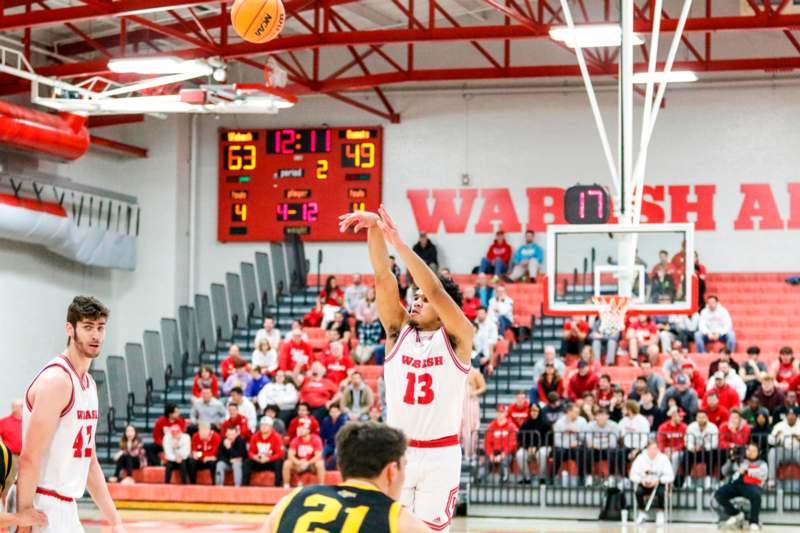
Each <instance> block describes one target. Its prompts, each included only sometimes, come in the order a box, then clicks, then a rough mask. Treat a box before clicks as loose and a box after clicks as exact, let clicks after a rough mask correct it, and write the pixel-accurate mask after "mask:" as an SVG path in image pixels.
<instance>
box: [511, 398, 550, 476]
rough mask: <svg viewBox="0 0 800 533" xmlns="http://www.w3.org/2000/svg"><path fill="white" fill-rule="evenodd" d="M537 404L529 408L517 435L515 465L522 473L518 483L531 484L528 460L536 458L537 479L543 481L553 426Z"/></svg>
mask: <svg viewBox="0 0 800 533" xmlns="http://www.w3.org/2000/svg"><path fill="white" fill-rule="evenodd" d="M541 411H542V410H541V408H540V407H539V406H538V405H537V404H533V405H531V407H530V416H529V417H528V419H527V420H525V422H523V424H522V427H520V428H519V432H518V433H517V457H516V460H517V465H519V469H520V471H521V472H522V479H521V480H520V483H523V484H525V485H529V484H530V483H531V471H530V460H531V459H533V458H534V457H535V458H536V464H537V465H538V466H539V478H540V479H543V478H544V476H545V473H546V470H547V456H548V455H549V454H550V448H551V447H552V444H553V442H552V441H553V426H552V425H551V424H550V422H549V421H548V420H547V418H545V417H544V416H542V414H541Z"/></svg>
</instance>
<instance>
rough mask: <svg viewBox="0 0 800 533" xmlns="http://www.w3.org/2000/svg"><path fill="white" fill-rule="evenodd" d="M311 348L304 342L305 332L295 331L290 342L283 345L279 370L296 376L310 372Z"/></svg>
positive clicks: (279, 357)
mask: <svg viewBox="0 0 800 533" xmlns="http://www.w3.org/2000/svg"><path fill="white" fill-rule="evenodd" d="M312 354H313V352H312V350H311V346H309V344H308V343H307V342H306V341H304V340H303V330H302V329H293V330H292V336H291V337H290V338H289V340H288V341H286V342H284V343H283V344H281V349H280V352H279V353H278V368H279V369H281V370H283V371H285V372H291V373H294V374H299V373H302V372H305V371H306V370H308V367H309V365H310V364H311V359H312Z"/></svg>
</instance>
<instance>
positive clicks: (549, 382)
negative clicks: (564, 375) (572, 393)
mask: <svg viewBox="0 0 800 533" xmlns="http://www.w3.org/2000/svg"><path fill="white" fill-rule="evenodd" d="M551 392H553V393H555V394H556V395H557V396H558V397H559V398H563V397H564V396H565V394H564V380H563V379H561V376H560V375H559V373H558V370H556V367H555V365H553V363H547V364H546V365H545V367H544V373H543V374H542V375H541V376H540V377H539V381H538V382H537V383H536V386H535V387H533V388H532V389H531V394H530V398H529V399H530V403H539V402H541V403H545V402H547V397H548V395H549V394H550V393H551Z"/></svg>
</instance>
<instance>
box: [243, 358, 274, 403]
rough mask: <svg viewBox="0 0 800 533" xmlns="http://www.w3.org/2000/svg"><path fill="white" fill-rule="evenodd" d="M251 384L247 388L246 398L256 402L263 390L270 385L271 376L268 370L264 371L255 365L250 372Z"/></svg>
mask: <svg viewBox="0 0 800 533" xmlns="http://www.w3.org/2000/svg"><path fill="white" fill-rule="evenodd" d="M250 377H251V378H252V379H251V380H250V384H249V385H248V386H247V389H245V391H244V396H245V398H248V399H252V400H255V399H256V398H258V393H259V392H261V389H263V388H264V386H265V385H266V384H267V383H269V376H268V375H267V370H266V369H262V368H261V367H260V366H258V365H255V366H253V368H252V369H251V370H250Z"/></svg>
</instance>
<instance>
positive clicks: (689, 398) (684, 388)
mask: <svg viewBox="0 0 800 533" xmlns="http://www.w3.org/2000/svg"><path fill="white" fill-rule="evenodd" d="M670 398H674V399H675V402H676V403H677V405H678V407H679V408H680V409H682V410H683V412H684V413H686V416H687V418H688V420H689V421H692V420H694V415H695V413H697V410H698V409H699V408H700V400H699V399H698V398H697V393H696V392H695V391H694V389H692V388H691V387H690V386H689V378H687V377H686V376H684V375H683V374H678V377H677V378H676V379H675V384H674V385H673V386H672V387H670V388H669V389H668V390H667V392H666V393H665V394H664V399H663V400H662V401H661V408H662V409H664V410H666V408H667V402H668V401H669V399H670Z"/></svg>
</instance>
